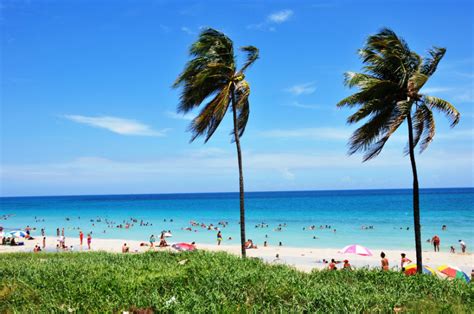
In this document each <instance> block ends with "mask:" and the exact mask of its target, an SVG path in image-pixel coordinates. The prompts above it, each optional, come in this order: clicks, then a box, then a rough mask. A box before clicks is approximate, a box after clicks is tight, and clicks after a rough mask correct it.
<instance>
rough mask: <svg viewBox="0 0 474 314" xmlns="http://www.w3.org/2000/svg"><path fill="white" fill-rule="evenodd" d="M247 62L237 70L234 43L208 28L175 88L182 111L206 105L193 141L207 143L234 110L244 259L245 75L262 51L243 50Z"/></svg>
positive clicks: (192, 126)
mask: <svg viewBox="0 0 474 314" xmlns="http://www.w3.org/2000/svg"><path fill="white" fill-rule="evenodd" d="M240 49H241V50H242V51H243V52H244V53H245V54H246V59H245V62H244V64H243V65H242V68H241V69H240V70H237V62H236V60H235V56H234V47H233V42H232V40H231V39H230V38H229V37H227V36H226V35H225V34H223V33H222V32H219V31H217V30H214V29H212V28H208V29H205V30H203V31H202V32H201V34H200V35H199V38H198V40H197V41H196V42H195V43H194V44H193V45H192V46H191V48H190V51H189V54H190V56H191V60H190V61H189V62H188V63H187V64H186V66H185V68H184V70H183V72H182V73H181V74H180V75H179V76H178V78H177V79H176V81H175V83H174V85H173V87H174V88H178V87H182V92H181V98H180V103H179V106H178V112H180V113H187V112H189V111H191V110H193V109H194V108H195V107H199V105H201V104H202V103H205V105H204V108H203V109H202V110H201V112H200V113H199V114H198V115H197V116H196V117H195V118H194V120H193V121H192V122H191V124H190V126H189V130H190V131H191V133H192V137H191V142H192V141H194V140H195V139H196V138H197V137H200V136H204V137H205V140H204V142H207V141H208V140H209V139H210V138H211V137H212V135H213V134H214V132H215V131H216V129H217V127H218V126H219V124H220V123H221V121H222V119H223V118H224V115H225V114H226V112H227V110H228V109H230V110H232V118H233V124H234V128H233V132H232V133H231V134H233V142H235V145H236V148H237V159H238V165H239V191H240V239H241V246H242V257H245V256H246V254H245V246H244V243H245V239H246V238H245V207H244V176H243V171H242V151H241V148H240V137H241V136H242V135H243V134H244V131H245V127H246V125H247V121H248V118H249V109H250V108H249V105H250V104H249V95H250V86H249V84H248V82H247V81H246V80H245V75H244V72H245V70H247V68H248V67H249V66H250V65H252V64H253V63H254V62H255V60H257V58H258V49H257V48H256V47H253V46H245V47H242V48H240Z"/></svg>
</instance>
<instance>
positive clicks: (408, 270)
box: [404, 264, 436, 276]
mask: <svg viewBox="0 0 474 314" xmlns="http://www.w3.org/2000/svg"><path fill="white" fill-rule="evenodd" d="M404 268H405V275H408V276H411V275H414V274H416V270H417V267H416V264H410V265H407V266H405V267H404ZM422 269H423V274H427V275H436V272H435V270H434V269H433V268H431V267H430V266H428V265H423V266H422Z"/></svg>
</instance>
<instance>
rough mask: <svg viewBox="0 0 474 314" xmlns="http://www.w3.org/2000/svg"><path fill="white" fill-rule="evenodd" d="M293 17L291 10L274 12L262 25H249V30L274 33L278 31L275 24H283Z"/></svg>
mask: <svg viewBox="0 0 474 314" xmlns="http://www.w3.org/2000/svg"><path fill="white" fill-rule="evenodd" d="M292 16H293V11H292V10H289V9H286V10H281V11H278V12H274V13H272V14H270V15H268V16H267V18H266V20H265V21H263V22H261V23H257V24H250V25H247V28H248V29H255V30H260V31H270V32H274V31H276V27H275V26H274V25H275V24H282V23H284V22H286V21H288V20H289V19H290V18H291V17H292Z"/></svg>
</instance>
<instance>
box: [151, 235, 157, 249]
mask: <svg viewBox="0 0 474 314" xmlns="http://www.w3.org/2000/svg"><path fill="white" fill-rule="evenodd" d="M155 242H156V239H155V236H154V235H151V237H150V248H153V247H155Z"/></svg>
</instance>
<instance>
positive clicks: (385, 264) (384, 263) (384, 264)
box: [380, 252, 389, 271]
mask: <svg viewBox="0 0 474 314" xmlns="http://www.w3.org/2000/svg"><path fill="white" fill-rule="evenodd" d="M380 257H381V258H382V260H381V263H382V270H383V271H388V270H389V267H388V258H386V257H385V253H384V252H382V253H380Z"/></svg>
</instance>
